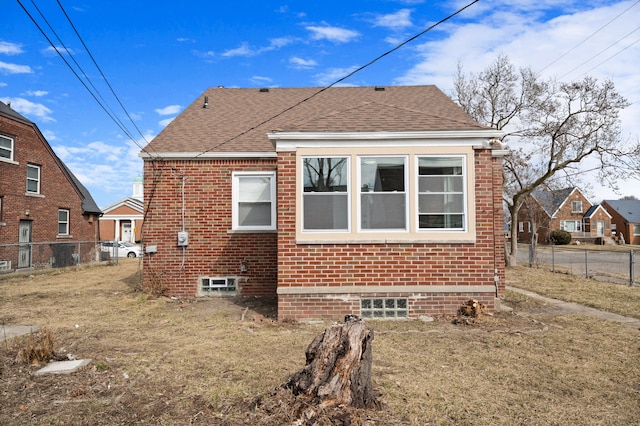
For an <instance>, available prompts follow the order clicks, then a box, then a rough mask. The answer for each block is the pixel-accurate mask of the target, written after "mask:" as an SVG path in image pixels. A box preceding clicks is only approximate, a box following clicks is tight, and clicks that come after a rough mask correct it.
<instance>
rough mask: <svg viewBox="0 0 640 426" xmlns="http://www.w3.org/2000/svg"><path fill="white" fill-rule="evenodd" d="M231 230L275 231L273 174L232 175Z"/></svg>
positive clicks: (274, 183) (242, 173)
mask: <svg viewBox="0 0 640 426" xmlns="http://www.w3.org/2000/svg"><path fill="white" fill-rule="evenodd" d="M232 222H233V224H232V226H233V229H238V230H272V229H276V179H275V172H234V173H233V214H232Z"/></svg>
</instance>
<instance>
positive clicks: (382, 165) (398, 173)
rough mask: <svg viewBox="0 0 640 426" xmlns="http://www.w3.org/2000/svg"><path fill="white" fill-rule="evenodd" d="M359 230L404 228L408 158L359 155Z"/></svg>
mask: <svg viewBox="0 0 640 426" xmlns="http://www.w3.org/2000/svg"><path fill="white" fill-rule="evenodd" d="M358 166H359V168H360V170H359V177H360V229H362V230H389V229H393V230H406V229H407V158H406V157H395V156H393V157H391V156H388V157H387V156H384V157H378V156H375V157H374V156H371V157H359V163H358Z"/></svg>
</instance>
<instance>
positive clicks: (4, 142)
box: [0, 136, 12, 158]
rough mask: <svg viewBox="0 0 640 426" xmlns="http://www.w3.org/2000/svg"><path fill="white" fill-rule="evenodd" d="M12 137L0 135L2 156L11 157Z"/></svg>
mask: <svg viewBox="0 0 640 426" xmlns="http://www.w3.org/2000/svg"><path fill="white" fill-rule="evenodd" d="M11 148H12V143H11V139H8V138H5V137H2V136H0V157H3V158H11Z"/></svg>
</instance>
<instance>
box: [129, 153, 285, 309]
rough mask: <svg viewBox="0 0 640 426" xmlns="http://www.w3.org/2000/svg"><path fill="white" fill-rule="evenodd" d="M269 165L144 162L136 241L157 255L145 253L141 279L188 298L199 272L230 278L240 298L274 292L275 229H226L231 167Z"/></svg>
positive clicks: (268, 165)
mask: <svg viewBox="0 0 640 426" xmlns="http://www.w3.org/2000/svg"><path fill="white" fill-rule="evenodd" d="M275 168H276V161H275V159H274V160H196V161H180V160H178V161H165V162H164V163H161V162H153V161H149V160H147V161H145V164H144V176H145V184H144V185H145V187H144V194H145V210H147V207H149V208H148V214H147V217H146V218H145V222H144V224H143V225H142V227H141V228H142V240H143V244H144V245H145V246H149V245H152V246H156V247H157V252H156V253H155V254H153V255H150V256H145V257H144V267H143V280H144V282H145V283H146V284H150V285H151V284H153V282H161V283H162V285H163V286H164V287H165V288H166V290H167V293H168V294H170V295H173V296H181V297H193V296H196V294H197V290H198V279H199V277H203V276H216V277H226V276H233V277H238V285H239V287H240V293H241V294H243V295H256V296H275V293H276V284H277V270H276V267H277V262H276V260H277V251H276V248H277V246H276V244H277V237H276V233H275V232H243V233H233V232H231V227H232V222H231V220H232V216H231V206H232V198H231V195H232V192H231V191H232V172H234V171H273V170H275ZM154 177H155V178H154ZM183 178H184V205H185V213H184V230H185V231H187V232H188V233H189V245H188V246H187V247H186V248H185V249H184V250H183V249H182V248H180V247H179V246H178V245H177V233H178V231H181V230H182V229H183V223H182V200H183V189H182V182H183ZM242 262H244V263H245V265H246V266H247V271H246V272H243V271H242V270H241V263H242Z"/></svg>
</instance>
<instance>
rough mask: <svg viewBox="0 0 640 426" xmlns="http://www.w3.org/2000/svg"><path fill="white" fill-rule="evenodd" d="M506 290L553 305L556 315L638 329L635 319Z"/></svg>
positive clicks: (536, 294)
mask: <svg viewBox="0 0 640 426" xmlns="http://www.w3.org/2000/svg"><path fill="white" fill-rule="evenodd" d="M507 290H510V291H514V292H516V293H520V294H524V295H525V296H527V297H531V298H532V299H538V300H542V301H543V302H546V303H549V304H550V305H553V306H554V307H555V308H556V309H557V312H558V313H568V314H582V315H589V316H592V317H596V318H601V319H605V320H609V321H615V322H619V323H622V324H626V325H629V326H631V327H634V328H637V329H640V320H639V319H637V318H632V317H625V316H622V315H618V314H614V313H611V312H606V311H601V310H599V309H595V308H590V307H588V306H584V305H580V304H578V303H573V302H565V301H564V300H558V299H552V298H550V297H545V296H542V295H540V294H538V293H534V292H532V291H529V290H523V289H521V288H515V287H510V286H507Z"/></svg>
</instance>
